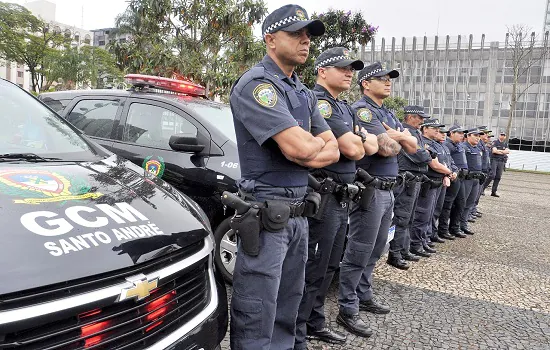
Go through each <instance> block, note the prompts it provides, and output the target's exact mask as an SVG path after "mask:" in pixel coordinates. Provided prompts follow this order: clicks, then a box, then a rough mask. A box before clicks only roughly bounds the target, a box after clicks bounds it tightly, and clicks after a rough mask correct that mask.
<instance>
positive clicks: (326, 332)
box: [306, 327, 347, 344]
mask: <svg viewBox="0 0 550 350" xmlns="http://www.w3.org/2000/svg"><path fill="white" fill-rule="evenodd" d="M306 339H307V340H320V341H324V342H326V343H331V344H340V343H345V342H346V339H347V336H346V335H345V334H343V333H340V332H337V331H335V330H333V329H330V328H328V327H325V328H323V329H321V330H318V331H313V330H309V329H308V330H307V335H306Z"/></svg>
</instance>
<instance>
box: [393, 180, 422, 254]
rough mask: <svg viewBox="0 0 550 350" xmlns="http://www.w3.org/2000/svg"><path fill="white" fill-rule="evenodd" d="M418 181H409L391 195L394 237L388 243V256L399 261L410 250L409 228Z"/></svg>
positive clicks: (417, 191)
mask: <svg viewBox="0 0 550 350" xmlns="http://www.w3.org/2000/svg"><path fill="white" fill-rule="evenodd" d="M420 185H421V183H420V182H419V181H410V182H406V183H404V184H402V185H401V186H397V187H396V188H395V189H394V191H393V193H394V196H395V208H394V211H393V214H394V217H393V224H394V225H395V236H394V238H393V240H392V241H391V242H390V253H389V254H390V256H391V257H392V258H396V259H401V255H402V254H407V253H408V252H409V249H410V244H411V236H410V228H411V225H412V222H413V219H414V211H415V209H416V203H417V201H418V193H419V192H420Z"/></svg>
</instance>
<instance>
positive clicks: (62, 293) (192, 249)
mask: <svg viewBox="0 0 550 350" xmlns="http://www.w3.org/2000/svg"><path fill="white" fill-rule="evenodd" d="M203 247H204V240H200V241H198V242H195V243H193V244H190V245H189V246H186V247H184V248H181V249H178V250H176V251H174V252H171V253H168V254H164V255H163V256H161V257H158V258H155V259H152V260H150V261H147V262H145V263H141V264H138V265H136V266H132V267H128V268H125V269H120V270H117V271H116V272H115V273H113V272H109V273H105V274H101V275H95V276H93V277H87V278H81V279H78V280H72V281H68V282H63V283H57V284H53V285H49V286H46V287H41V288H34V289H29V290H26V291H23V292H17V293H10V294H5V295H1V296H0V311H2V310H7V309H15V308H18V307H24V306H27V305H33V304H38V303H44V302H47V301H51V300H56V299H62V298H66V297H69V296H72V295H76V294H81V293H86V292H89V291H92V290H97V289H100V288H104V287H107V286H110V285H113V284H116V283H117V282H120V281H121V280H122V281H124V278H126V277H129V276H133V275H137V274H139V273H142V274H145V275H147V274H148V273H150V272H152V271H156V270H160V269H162V268H163V267H166V266H169V265H171V264H173V263H174V262H176V261H179V260H181V259H183V258H185V257H187V256H190V255H193V254H195V253H197V252H198V251H200V250H201V249H202V248H203ZM0 344H1V343H0ZM0 349H1V348H0Z"/></svg>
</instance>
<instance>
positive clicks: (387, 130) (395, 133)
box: [382, 122, 402, 138]
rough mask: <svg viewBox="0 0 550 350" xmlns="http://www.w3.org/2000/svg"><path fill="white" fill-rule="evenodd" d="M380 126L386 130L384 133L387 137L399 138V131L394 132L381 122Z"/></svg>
mask: <svg viewBox="0 0 550 350" xmlns="http://www.w3.org/2000/svg"><path fill="white" fill-rule="evenodd" d="M382 125H383V126H384V128H385V129H386V132H387V133H388V135H389V136H390V137H391V138H393V137H396V136H397V137H399V136H401V134H402V132H401V131H398V130H395V129H392V128H390V127H389V126H388V124H386V123H384V122H382Z"/></svg>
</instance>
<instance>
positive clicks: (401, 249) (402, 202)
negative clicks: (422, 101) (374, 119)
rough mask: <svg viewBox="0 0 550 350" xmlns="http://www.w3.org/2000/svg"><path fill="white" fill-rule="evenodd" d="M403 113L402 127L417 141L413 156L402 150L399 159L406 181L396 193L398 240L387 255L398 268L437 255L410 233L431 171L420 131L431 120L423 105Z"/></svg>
mask: <svg viewBox="0 0 550 350" xmlns="http://www.w3.org/2000/svg"><path fill="white" fill-rule="evenodd" d="M404 111H405V117H404V122H403V127H405V128H406V129H407V130H409V132H410V134H411V135H413V136H414V137H415V138H416V140H417V148H416V150H415V152H414V153H413V154H409V153H407V152H405V151H404V150H401V152H399V155H398V157H397V159H398V163H399V172H400V174H401V176H402V178H403V179H404V181H403V182H402V184H401V186H398V187H396V188H395V189H394V191H393V193H394V195H395V208H394V210H393V214H394V217H393V223H394V225H395V237H394V239H393V240H392V241H391V242H390V252H389V255H388V263H389V264H390V265H391V266H394V267H397V268H399V265H400V264H399V261H401V260H402V259H405V260H410V261H418V260H419V257H418V256H422V257H430V253H435V249H432V248H431V247H428V246H426V247H424V246H423V244H422V237H420V236H411V232H410V229H411V226H412V222H413V219H414V211H415V209H416V203H417V200H418V194H419V193H420V186H421V182H422V181H423V180H424V177H423V176H424V174H426V173H427V172H428V163H430V162H431V160H432V157H431V155H430V152H429V151H428V150H426V149H425V144H424V140H423V139H422V135H421V134H420V131H419V129H420V125H421V124H422V123H423V122H424V121H425V120H426V119H427V118H429V117H428V115H427V114H425V113H424V107H422V106H407V107H405V108H404Z"/></svg>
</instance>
